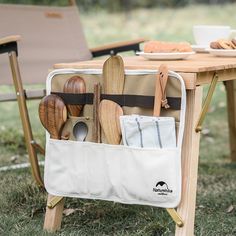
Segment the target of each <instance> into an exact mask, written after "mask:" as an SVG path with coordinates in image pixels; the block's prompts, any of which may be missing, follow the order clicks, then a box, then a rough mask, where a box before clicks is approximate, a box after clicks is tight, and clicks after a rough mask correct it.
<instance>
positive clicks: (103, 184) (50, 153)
mask: <svg viewBox="0 0 236 236" xmlns="http://www.w3.org/2000/svg"><path fill="white" fill-rule="evenodd" d="M76 73H77V74H78V73H79V74H85V75H86V76H88V75H89V74H90V76H91V77H93V78H94V76H95V75H100V74H101V71H100V70H99V71H98V70H96V71H91V70H55V71H53V72H51V73H50V74H49V76H48V80H47V92H48V93H50V92H51V90H52V89H51V88H52V87H53V86H51V84H52V81H53V80H54V79H55V78H59V77H60V76H61V77H62V78H63V76H65V75H73V74H76ZM134 73H136V74H137V75H140V76H142V75H143V74H145V75H146V74H152V76H154V77H155V75H156V73H157V71H126V76H127V75H129V74H134ZM86 76H85V77H86ZM169 76H170V77H171V78H172V79H173V80H175V82H176V81H177V83H178V84H179V87H180V93H181V101H180V110H179V120H177V122H179V127H178V130H177V144H176V147H173V148H140V147H132V146H124V145H108V144H104V143H93V142H88V141H85V142H79V141H72V140H55V139H50V138H49V137H47V144H46V159H45V172H44V180H45V187H46V190H47V191H48V193H50V194H52V195H58V196H64V197H78V198H87V199H102V200H108V201H115V202H121V203H127V204H142V205H151V206H156V207H163V208H174V207H176V206H178V204H179V202H180V199H181V147H182V140H183V132H184V120H185V107H186V91H185V86H184V82H183V79H182V78H181V76H180V75H178V74H176V73H174V72H170V73H169ZM95 77H96V76H95ZM128 83H129V82H127V84H128ZM54 90H55V89H54ZM125 90H126V88H125ZM58 91H60V89H58ZM123 110H125V111H126V113H129V114H131V113H132V111H131V110H129V109H128V108H126V107H124V108H123ZM89 112H91V110H90V108H89V107H87V108H85V110H84V113H86V114H85V116H87V115H88V114H89ZM148 112H150V111H147V110H142V109H141V110H140V114H145V115H147V113H148ZM174 113H176V112H173V114H174Z"/></svg>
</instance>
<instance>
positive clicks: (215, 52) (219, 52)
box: [206, 48, 236, 57]
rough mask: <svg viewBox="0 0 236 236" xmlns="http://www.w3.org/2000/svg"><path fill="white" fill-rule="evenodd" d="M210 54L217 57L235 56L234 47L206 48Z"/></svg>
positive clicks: (235, 50)
mask: <svg viewBox="0 0 236 236" xmlns="http://www.w3.org/2000/svg"><path fill="white" fill-rule="evenodd" d="M206 50H207V51H208V52H209V53H210V54H212V55H215V56H218V57H236V49H210V48H208V49H206Z"/></svg>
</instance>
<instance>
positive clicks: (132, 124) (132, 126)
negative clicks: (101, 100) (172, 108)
mask: <svg viewBox="0 0 236 236" xmlns="http://www.w3.org/2000/svg"><path fill="white" fill-rule="evenodd" d="M120 123H121V132H122V139H123V143H124V145H126V146H133V147H142V148H143V147H148V148H175V147H176V134H175V120H174V117H153V116H140V115H126V116H120Z"/></svg>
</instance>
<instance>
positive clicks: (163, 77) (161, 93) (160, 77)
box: [153, 65, 168, 116]
mask: <svg viewBox="0 0 236 236" xmlns="http://www.w3.org/2000/svg"><path fill="white" fill-rule="evenodd" d="M167 80H168V68H167V66H166V65H160V68H159V73H158V74H157V79H156V89H155V100H154V109H153V116H160V113H161V107H162V105H164V104H162V101H163V102H164V100H163V99H165V89H166V84H167ZM166 102H167V101H166ZM166 108H168V104H167V103H166Z"/></svg>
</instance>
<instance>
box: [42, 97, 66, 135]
mask: <svg viewBox="0 0 236 236" xmlns="http://www.w3.org/2000/svg"><path fill="white" fill-rule="evenodd" d="M38 111H39V118H40V121H41V123H42V125H43V126H44V128H45V129H46V130H47V131H48V132H49V134H50V137H51V138H53V139H60V137H61V131H62V128H63V126H64V124H65V122H66V119H67V109H66V105H65V104H64V102H63V100H62V99H61V98H60V97H58V96H57V95H54V94H51V95H48V96H45V97H44V98H43V99H42V100H41V102H40V104H39V110H38Z"/></svg>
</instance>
